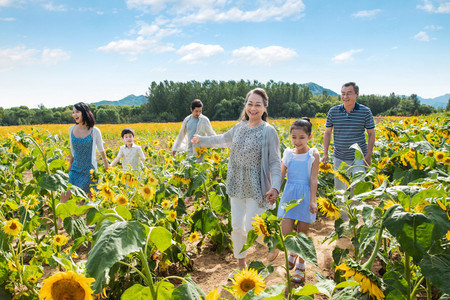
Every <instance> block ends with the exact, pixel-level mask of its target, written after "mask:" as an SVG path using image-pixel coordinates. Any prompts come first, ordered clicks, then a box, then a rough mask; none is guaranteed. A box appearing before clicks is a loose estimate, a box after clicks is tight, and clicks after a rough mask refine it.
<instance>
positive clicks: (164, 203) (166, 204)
mask: <svg viewBox="0 0 450 300" xmlns="http://www.w3.org/2000/svg"><path fill="white" fill-rule="evenodd" d="M170 204H171V203H170V201H169V200H167V199H166V200H164V201H163V202H161V206H162V207H163V208H164V209H169V207H170Z"/></svg>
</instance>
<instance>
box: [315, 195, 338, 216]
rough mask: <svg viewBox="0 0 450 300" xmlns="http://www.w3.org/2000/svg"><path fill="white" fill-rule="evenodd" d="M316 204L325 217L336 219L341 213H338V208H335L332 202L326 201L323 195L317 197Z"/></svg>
mask: <svg viewBox="0 0 450 300" xmlns="http://www.w3.org/2000/svg"><path fill="white" fill-rule="evenodd" d="M317 204H318V207H319V209H320V211H321V212H322V214H324V215H325V216H326V217H327V218H330V219H333V218H334V219H335V220H337V219H338V218H339V216H340V215H341V214H340V213H339V208H337V206H336V205H335V204H334V203H333V202H331V201H328V200H327V199H325V198H323V197H317Z"/></svg>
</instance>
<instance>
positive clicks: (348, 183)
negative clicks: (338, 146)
mask: <svg viewBox="0 0 450 300" xmlns="http://www.w3.org/2000/svg"><path fill="white" fill-rule="evenodd" d="M334 175H335V176H336V177H337V178H338V179H339V180H340V181H342V182H343V183H345V185H346V186H349V185H350V182H349V181H348V179H347V176H345V175H344V174H342V173H341V172H335V173H334Z"/></svg>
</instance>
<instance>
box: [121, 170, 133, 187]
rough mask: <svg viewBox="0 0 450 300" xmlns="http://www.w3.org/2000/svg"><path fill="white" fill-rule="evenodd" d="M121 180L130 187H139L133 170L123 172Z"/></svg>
mask: <svg viewBox="0 0 450 300" xmlns="http://www.w3.org/2000/svg"><path fill="white" fill-rule="evenodd" d="M121 181H122V183H123V184H125V185H128V186H129V187H132V188H133V187H137V180H136V176H134V174H133V173H132V172H125V173H123V174H122V178H121Z"/></svg>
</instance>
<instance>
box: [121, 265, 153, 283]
mask: <svg viewBox="0 0 450 300" xmlns="http://www.w3.org/2000/svg"><path fill="white" fill-rule="evenodd" d="M118 263H120V264H122V265H125V266H127V267H129V268H131V269H133V270H135V271H136V273H138V274H139V276H141V277H142V279H144V281H145V283H147V284H148V282H147V277H145V275H144V274H142V272H141V271H139V270H138V269H137V268H136V267H134V266H132V265H130V264H128V263H126V262H123V261H121V260H119V261H118Z"/></svg>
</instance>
